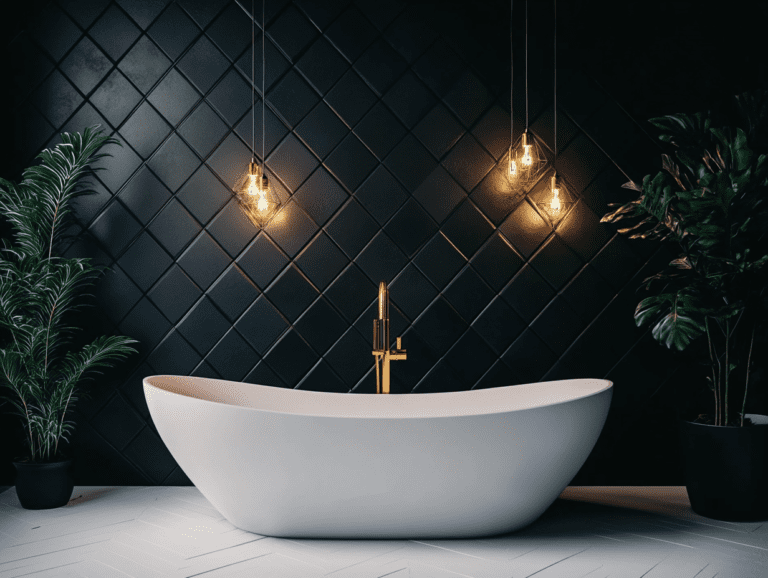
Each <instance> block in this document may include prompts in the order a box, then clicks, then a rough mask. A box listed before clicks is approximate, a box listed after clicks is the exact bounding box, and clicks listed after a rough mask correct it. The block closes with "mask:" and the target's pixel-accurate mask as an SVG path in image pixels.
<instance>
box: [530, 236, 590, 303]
mask: <svg viewBox="0 0 768 578" xmlns="http://www.w3.org/2000/svg"><path fill="white" fill-rule="evenodd" d="M531 265H533V267H534V268H535V269H536V270H537V271H538V272H539V274H540V275H541V276H542V277H544V279H546V280H547V282H548V283H549V284H550V285H552V287H554V288H555V289H558V290H559V289H560V288H562V287H563V285H565V283H566V282H567V281H568V280H569V279H570V278H571V277H572V276H573V275H574V273H576V271H578V270H579V269H581V266H582V265H583V262H582V261H581V259H580V258H579V256H578V255H576V253H574V252H573V251H571V250H570V249H569V248H568V246H567V245H566V244H565V243H563V242H562V241H561V240H560V237H558V236H557V235H553V236H552V237H550V238H549V240H548V241H547V242H546V243H545V244H544V246H543V247H542V248H541V250H540V251H539V252H538V253H536V255H535V256H534V257H533V259H531Z"/></svg>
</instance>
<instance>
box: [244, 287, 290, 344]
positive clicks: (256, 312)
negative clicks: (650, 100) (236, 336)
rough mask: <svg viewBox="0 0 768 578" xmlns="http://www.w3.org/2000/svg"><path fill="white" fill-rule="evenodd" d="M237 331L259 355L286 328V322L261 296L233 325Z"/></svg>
mask: <svg viewBox="0 0 768 578" xmlns="http://www.w3.org/2000/svg"><path fill="white" fill-rule="evenodd" d="M235 328H236V329H237V331H238V332H239V333H240V334H241V335H242V336H243V337H244V338H245V340H246V341H247V342H248V343H249V344H250V346H251V347H253V348H254V349H255V350H256V351H257V352H258V353H259V354H260V355H264V354H265V353H266V351H267V350H268V349H269V347H270V346H271V345H272V344H273V343H274V342H275V340H276V339H277V338H278V337H279V336H280V335H281V334H282V333H283V331H285V330H286V328H288V322H287V321H286V320H285V318H284V317H283V316H282V315H280V312H279V311H278V310H277V309H275V307H274V306H273V305H272V304H271V303H270V302H269V300H268V299H267V298H266V297H264V296H263V295H261V296H259V297H258V298H257V299H256V300H255V301H254V302H253V304H251V306H250V307H249V308H248V310H247V311H246V312H245V313H244V314H243V315H242V317H240V319H238V321H237V323H235Z"/></svg>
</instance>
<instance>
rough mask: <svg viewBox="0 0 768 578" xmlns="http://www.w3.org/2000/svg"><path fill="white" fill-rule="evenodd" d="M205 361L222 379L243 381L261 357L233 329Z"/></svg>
mask: <svg viewBox="0 0 768 578" xmlns="http://www.w3.org/2000/svg"><path fill="white" fill-rule="evenodd" d="M205 360H206V361H207V362H208V363H209V364H210V365H211V367H213V368H214V369H215V370H216V373H218V374H219V375H220V376H221V378H222V379H226V380H229V381H241V380H242V379H243V378H244V377H245V376H246V375H248V373H249V372H250V371H251V370H252V369H253V367H254V366H255V365H256V362H258V361H259V355H258V354H257V353H256V352H255V351H254V350H253V348H252V347H251V346H250V345H248V343H247V342H246V341H245V339H243V338H242V336H241V335H240V334H239V333H238V332H237V331H235V329H234V327H233V328H232V329H230V330H229V331H228V332H227V333H226V335H224V337H222V339H221V341H219V342H218V343H217V344H216V345H215V346H214V347H213V349H211V351H210V352H209V353H208V355H206V356H205Z"/></svg>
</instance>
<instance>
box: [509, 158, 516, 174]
mask: <svg viewBox="0 0 768 578" xmlns="http://www.w3.org/2000/svg"><path fill="white" fill-rule="evenodd" d="M509 176H510V177H516V176H517V163H516V162H515V161H514V160H511V161H509Z"/></svg>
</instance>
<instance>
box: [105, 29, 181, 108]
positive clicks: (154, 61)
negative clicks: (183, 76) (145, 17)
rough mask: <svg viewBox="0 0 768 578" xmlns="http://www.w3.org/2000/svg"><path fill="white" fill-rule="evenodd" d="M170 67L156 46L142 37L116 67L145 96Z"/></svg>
mask: <svg viewBox="0 0 768 578" xmlns="http://www.w3.org/2000/svg"><path fill="white" fill-rule="evenodd" d="M170 65H171V61H170V60H168V57H167V56H165V55H164V54H163V53H162V52H161V51H160V49H159V48H158V47H157V45H156V44H154V43H153V42H152V41H151V40H150V39H149V38H148V37H146V36H142V37H141V38H139V41H138V42H137V43H136V44H134V45H133V48H131V49H130V50H129V51H128V53H127V54H126V55H125V56H124V57H123V59H122V60H121V61H120V62H119V63H118V65H117V67H118V68H119V69H120V71H121V72H122V73H123V74H124V75H125V76H126V77H127V78H128V79H129V80H130V81H131V82H133V84H135V85H136V86H137V87H138V89H139V90H140V91H142V92H143V93H144V94H147V93H148V92H149V90H150V89H151V88H152V87H153V86H154V85H155V83H156V82H157V81H158V80H160V77H161V76H162V75H163V73H164V72H165V71H166V70H168V67H169V66H170ZM174 88H176V87H174Z"/></svg>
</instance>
